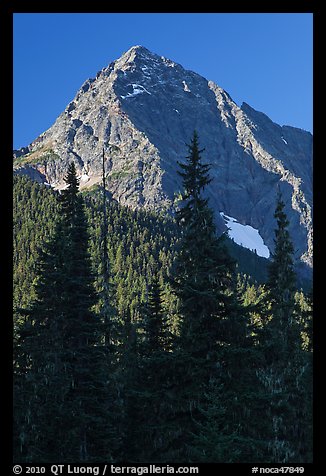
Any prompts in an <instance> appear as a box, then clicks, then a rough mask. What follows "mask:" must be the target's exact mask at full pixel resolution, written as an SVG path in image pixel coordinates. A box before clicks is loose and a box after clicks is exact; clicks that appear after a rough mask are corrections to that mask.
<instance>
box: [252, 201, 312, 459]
mask: <svg viewBox="0 0 326 476" xmlns="http://www.w3.org/2000/svg"><path fill="white" fill-rule="evenodd" d="M274 216H275V219H276V221H277V227H276V229H275V249H274V253H273V255H272V260H271V263H270V266H269V279H268V282H267V289H268V294H267V296H266V301H267V314H268V320H267V323H266V325H265V326H264V327H263V329H262V331H261V337H260V339H261V347H262V350H263V353H264V358H265V362H264V365H262V366H261V368H260V369H259V376H260V380H261V382H262V383H263V385H264V387H265V389H266V391H267V395H268V396H269V398H270V406H269V409H268V411H267V412H266V418H268V420H269V421H270V422H271V428H270V432H271V433H270V444H269V455H270V456H269V457H270V461H275V462H279V463H285V462H293V463H294V462H303V461H311V459H310V458H311V447H310V445H311V441H312V440H311V404H312V401H311V378H312V374H311V356H310V355H309V352H307V351H305V350H303V343H302V332H303V330H304V327H303V326H302V322H301V323H300V318H299V314H300V311H299V309H298V305H297V304H296V300H295V289H296V288H295V283H296V278H295V273H294V269H293V245H292V242H291V239H290V236H289V232H288V229H287V227H288V224H289V223H288V220H287V217H286V214H285V213H284V202H283V200H282V196H281V195H280V193H279V194H278V197H277V204H276V210H275V215H274ZM301 321H302V320H301ZM308 382H309V384H308V385H307V383H308Z"/></svg>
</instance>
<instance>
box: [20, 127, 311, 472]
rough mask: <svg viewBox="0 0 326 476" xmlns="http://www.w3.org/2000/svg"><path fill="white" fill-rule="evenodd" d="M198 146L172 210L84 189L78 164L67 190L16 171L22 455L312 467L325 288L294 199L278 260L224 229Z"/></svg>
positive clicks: (28, 458) (280, 224)
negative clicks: (306, 273) (318, 293)
mask: <svg viewBox="0 0 326 476" xmlns="http://www.w3.org/2000/svg"><path fill="white" fill-rule="evenodd" d="M188 148H189V154H188V156H187V157H186V158H180V163H179V174H180V176H181V178H182V181H183V194H182V197H181V200H180V202H179V206H178V210H177V212H176V214H175V216H169V215H159V214H155V213H153V212H148V211H143V210H131V209H128V208H125V207H122V206H121V205H119V204H118V203H117V202H115V201H114V200H112V199H109V198H108V195H107V193H106V183H105V176H103V184H102V185H101V186H98V187H95V188H94V189H93V190H89V191H87V192H84V191H83V192H81V191H80V190H79V183H78V179H77V176H76V170H75V166H74V164H73V163H71V164H70V166H69V169H68V172H67V175H66V179H65V180H66V184H67V187H66V188H65V189H64V190H62V191H61V192H60V193H59V192H57V191H54V190H52V189H51V188H49V187H47V186H45V185H40V184H37V183H35V182H32V181H31V180H29V179H28V178H27V177H24V176H19V175H14V276H13V277H14V461H15V462H18V463H19V462H21V463H58V462H60V463H69V462H73V463H78V462H79V463H83V462H89V463H92V462H106V463H110V462H112V463H115V462H116V463H119V462H128V463H190V462H195V463H196V462H197V463H207V462H210V463H259V462H261V463H309V462H312V444H313V441H312V352H313V349H312V309H313V302H312V292H306V291H305V292H304V291H302V289H301V288H300V287H299V286H298V283H297V278H296V274H295V271H294V261H293V253H294V249H293V245H292V241H291V236H290V235H289V232H288V224H289V223H288V220H287V216H286V214H285V212H284V206H285V204H284V202H283V198H282V195H281V193H280V192H279V191H278V192H276V193H275V215H274V216H275V236H274V241H275V248H274V251H273V254H272V257H271V259H270V260H268V261H267V260H264V259H260V258H259V257H257V256H254V255H253V253H251V252H249V251H248V250H244V249H243V248H241V249H240V247H238V246H236V245H234V244H233V243H232V242H231V241H230V240H229V238H228V237H227V236H226V235H225V234H223V235H221V236H219V237H218V236H217V234H216V229H215V223H214V218H213V211H212V210H211V208H210V205H209V202H208V200H207V199H206V198H205V193H204V192H205V187H206V185H207V184H208V183H209V182H210V176H209V166H208V165H206V164H204V163H203V161H202V158H201V152H202V151H201V150H200V148H199V139H198V136H197V134H196V133H194V135H193V139H192V141H191V143H190V145H189V146H188ZM245 270H247V271H245ZM248 270H249V271H248Z"/></svg>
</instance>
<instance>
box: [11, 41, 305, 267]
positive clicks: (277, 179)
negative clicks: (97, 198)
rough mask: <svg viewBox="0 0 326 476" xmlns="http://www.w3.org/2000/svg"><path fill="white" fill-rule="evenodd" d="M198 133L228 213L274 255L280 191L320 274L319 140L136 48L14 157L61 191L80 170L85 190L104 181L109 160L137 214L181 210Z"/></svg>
mask: <svg viewBox="0 0 326 476" xmlns="http://www.w3.org/2000/svg"><path fill="white" fill-rule="evenodd" d="M194 129H196V130H197V132H198V135H199V139H200V144H201V145H202V146H203V147H204V148H205V150H204V151H203V153H202V157H203V159H204V160H205V161H207V162H209V163H210V164H211V176H212V177H213V181H212V182H211V183H210V185H209V186H208V189H207V194H208V195H209V198H210V205H211V206H212V207H213V208H214V211H215V216H216V223H217V226H218V229H219V231H222V230H223V229H225V223H224V220H223V219H222V217H221V215H220V213H219V212H224V213H225V214H226V215H229V216H231V217H234V218H235V219H236V220H237V221H238V222H239V223H241V224H244V225H251V226H252V227H254V228H255V229H257V230H258V231H259V233H260V235H261V236H262V238H263V240H264V242H265V244H266V245H267V246H268V248H269V249H270V250H271V251H272V250H273V245H274V243H273V238H274V232H273V230H274V228H275V221H274V218H273V213H274V209H275V200H276V193H277V187H280V189H281V191H282V193H283V197H284V201H285V202H286V203H287V208H286V212H287V214H288V218H289V221H290V232H291V236H292V239H293V241H294V245H295V249H296V250H297V251H296V258H297V260H298V261H300V262H301V263H302V266H304V265H306V266H308V268H309V267H311V266H312V135H311V134H310V133H309V132H306V131H304V130H301V129H297V128H293V127H290V126H279V125H278V124H275V123H273V122H272V121H271V120H270V119H269V118H268V117H267V116H266V115H265V114H263V113H261V112H257V111H255V110H254V109H252V108H251V107H250V106H249V105H248V104H245V103H244V104H243V105H242V106H241V107H239V106H238V105H237V104H235V103H234V102H233V101H232V99H231V98H230V96H229V95H228V94H227V93H226V92H225V91H224V90H223V89H222V88H220V87H219V86H217V85H216V84H215V83H213V82H212V81H208V80H206V79H205V78H203V77H202V76H200V75H198V74H196V73H194V72H192V71H187V70H185V69H184V68H183V67H182V66H181V65H179V64H177V63H174V62H173V61H171V60H168V59H166V58H164V57H161V56H158V55H156V54H154V53H152V52H150V51H149V50H147V49H146V48H144V47H141V46H134V47H132V48H131V49H130V50H128V51H127V52H126V53H124V54H123V55H122V56H121V57H120V58H119V59H118V60H116V61H114V62H113V63H111V64H110V65H109V66H108V67H106V68H104V69H102V70H101V71H99V72H98V73H97V75H96V78H95V79H88V80H87V81H85V83H84V84H83V85H82V87H81V88H80V90H79V91H78V92H77V94H76V97H75V98H74V100H73V101H71V103H70V104H68V106H67V107H66V109H65V111H64V112H63V113H62V114H61V115H60V116H59V117H58V119H57V120H56V122H55V123H54V124H53V126H52V127H51V128H50V129H48V130H47V131H46V132H44V133H43V134H42V135H41V136H39V137H38V138H37V139H36V140H35V141H34V142H33V143H32V144H30V145H29V146H28V147H24V148H23V149H20V151H14V169H15V171H16V172H18V173H22V174H28V175H30V176H31V177H32V178H33V179H35V180H39V181H41V182H47V183H48V184H50V185H52V186H53V187H55V188H58V189H60V188H62V187H63V186H64V182H63V177H64V176H65V174H66V170H67V166H68V163H69V162H70V161H72V160H73V161H74V162H75V163H76V167H77V170H78V172H79V175H80V183H81V187H82V188H84V187H91V186H92V185H94V184H96V183H99V182H100V181H101V168H102V150H103V148H104V150H105V155H106V158H107V160H106V171H107V174H108V188H109V190H110V192H111V193H112V196H113V198H115V199H116V200H118V201H119V202H120V203H122V204H124V205H128V206H130V207H132V208H135V207H145V208H151V209H156V210H170V209H171V208H173V205H174V202H175V199H176V196H177V194H178V192H179V191H180V190H181V180H180V177H179V176H178V174H177V170H178V163H177V162H178V161H181V162H182V161H183V160H184V159H185V157H186V155H187V153H188V150H187V147H186V144H187V143H189V142H190V139H191V137H192V134H193V131H194Z"/></svg>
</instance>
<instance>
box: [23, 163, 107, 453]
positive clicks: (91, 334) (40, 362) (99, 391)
mask: <svg viewBox="0 0 326 476" xmlns="http://www.w3.org/2000/svg"><path fill="white" fill-rule="evenodd" d="M66 183H67V188H66V189H65V190H63V191H62V193H61V195H60V196H59V203H60V212H61V219H60V221H59V222H58V224H57V228H56V232H55V234H54V237H53V239H52V240H51V241H50V242H49V243H48V244H47V245H46V246H45V250H44V251H43V253H42V255H41V259H40V262H39V279H38V282H37V286H36V295H37V299H36V300H35V302H34V303H33V305H32V306H31V309H30V310H27V311H26V312H25V314H26V320H25V324H24V326H22V329H21V332H20V336H19V339H18V346H17V349H18V350H17V361H18V365H17V366H16V368H17V369H18V371H17V375H16V379H15V384H16V385H15V388H16V393H15V398H16V399H17V402H18V405H17V406H18V407H19V408H20V409H21V412H22V413H19V414H17V415H16V418H17V424H16V426H17V428H18V430H17V434H18V435H19V440H20V445H19V446H20V448H19V452H18V455H17V457H19V458H21V459H22V460H25V461H38V462H57V461H61V462H72V461H75V462H76V461H80V462H85V461H93V460H94V459H96V460H99V459H100V460H101V459H102V460H108V459H110V458H111V457H112V453H111V452H110V449H111V451H112V450H113V451H114V446H115V444H113V443H112V442H113V440H111V437H112V436H113V432H112V433H111V431H112V428H111V426H110V416H109V415H110V412H109V410H110V409H109V408H108V405H109V403H110V399H109V398H108V392H107V387H106V383H105V382H106V380H107V376H106V375H105V369H104V368H103V356H104V354H103V350H102V348H101V346H100V340H101V328H100V325H99V320H98V319H97V318H96V316H95V315H94V314H93V312H92V310H91V308H92V306H93V305H94V303H95V302H96V296H95V293H94V290H93V286H92V279H93V278H92V274H91V271H90V264H89V257H88V251H87V247H88V233H87V225H86V219H85V215H84V208H83V207H84V205H83V200H82V198H81V196H80V195H79V194H78V180H77V177H76V169H75V166H74V164H73V163H72V164H71V165H70V166H69V168H68V173H67V176H66ZM20 392H22V393H21V394H22V395H23V401H22V400H21V398H20ZM24 412H25V415H24ZM17 443H18V442H17Z"/></svg>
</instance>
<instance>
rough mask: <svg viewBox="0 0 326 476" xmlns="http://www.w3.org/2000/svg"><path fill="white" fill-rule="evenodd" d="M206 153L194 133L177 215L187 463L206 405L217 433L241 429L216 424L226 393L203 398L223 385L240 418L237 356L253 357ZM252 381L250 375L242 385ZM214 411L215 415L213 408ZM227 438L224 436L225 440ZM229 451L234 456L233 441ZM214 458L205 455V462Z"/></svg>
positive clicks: (179, 399) (178, 351) (179, 438)
mask: <svg viewBox="0 0 326 476" xmlns="http://www.w3.org/2000/svg"><path fill="white" fill-rule="evenodd" d="M201 152H202V151H201V150H200V149H199V145H198V136H197V133H196V132H195V133H194V135H193V139H192V141H191V144H190V146H189V155H188V157H187V162H186V163H185V164H180V167H181V169H182V171H181V172H180V175H181V176H182V178H183V185H184V194H183V202H182V205H181V208H180V210H179V211H178V214H177V218H178V222H179V224H180V227H181V233H182V235H181V243H180V248H179V253H178V258H177V261H176V265H175V274H174V280H173V285H174V289H175V292H176V294H177V296H178V298H179V301H180V336H179V338H178V341H177V344H176V348H175V352H174V355H175V358H174V369H173V375H174V378H175V382H174V385H175V386H174V389H173V390H174V392H175V402H176V404H175V410H174V418H175V421H176V425H175V440H174V443H173V445H172V444H171V451H172V446H173V447H174V448H179V454H177V453H175V457H177V458H180V460H188V461H189V460H190V459H191V458H192V457H194V455H196V454H197V456H198V451H197V449H198V448H197V447H196V445H197V444H198V439H196V438H195V439H194V435H195V434H196V433H198V431H199V430H198V425H199V428H200V429H201V430H202V431H204V432H205V424H206V423H207V415H208V414H207V412H206V413H205V408H207V406H209V405H210V401H212V400H213V401H214V402H215V405H217V406H220V408H217V411H216V410H215V417H216V425H215V428H216V429H217V432H220V433H223V431H225V430H226V428H229V430H228V432H229V435H231V436H232V433H233V432H235V430H234V428H235V427H236V426H237V424H238V423H239V422H238V421H237V420H235V421H234V422H230V423H229V424H227V423H226V422H225V420H224V422H225V424H224V426H219V425H218V421H217V420H218V418H219V416H218V415H221V413H223V411H225V408H224V407H225V405H224V403H225V400H224V398H223V394H222V393H221V392H220V393H218V394H215V396H213V397H212V399H210V398H208V401H207V400H206V398H205V394H206V393H207V392H211V391H212V388H214V391H215V390H216V388H218V389H221V388H222V386H223V385H225V386H226V388H228V389H229V394H228V398H229V402H228V408H227V411H226V415H233V416H234V415H235V414H237V415H238V417H239V418H240V416H239V415H240V414H241V411H240V406H241V404H240V403H238V402H237V401H236V400H237V398H239V395H238V393H239V391H240V392H241V390H242V389H241V388H240V389H239V381H238V385H236V383H235V382H236V379H238V378H239V376H240V377H241V372H239V369H240V367H239V359H240V358H243V356H245V355H246V353H248V349H247V347H248V345H249V344H248V343H247V334H248V329H247V324H246V316H245V313H244V312H243V309H242V308H241V306H240V305H239V303H238V300H237V296H236V275H235V263H234V261H233V260H232V259H231V258H230V256H229V254H228V252H227V249H226V247H225V245H224V239H225V237H224V235H222V236H221V237H219V238H218V237H217V236H216V228H215V223H214V218H213V212H212V210H211V209H210V208H209V206H208V200H207V199H206V198H205V197H204V195H203V191H204V189H205V187H206V186H207V185H208V184H209V183H210V181H211V179H210V178H209V175H208V173H209V165H207V164H204V163H203V162H202V159H201ZM241 352H242V353H241ZM247 360H248V359H247V358H246V361H247ZM242 364H243V366H241V368H245V360H242ZM229 377H230V378H229ZM248 378H249V377H248V374H247V373H245V374H244V375H243V380H246V379H247V380H248ZM239 405H240V406H239ZM209 413H210V415H211V416H212V415H213V414H214V411H210V412H209ZM215 417H214V418H215ZM205 418H206V423H205ZM247 420H248V416H247ZM242 423H243V422H242ZM208 424H209V425H211V424H212V421H209V423H208ZM229 435H225V438H224V442H226V440H227V438H229ZM219 438H220V444H222V442H221V436H219ZM202 441H203V440H202ZM202 441H201V442H202ZM228 441H229V442H230V441H232V438H231V439H230V438H229V440H228ZM206 449H207V448H206ZM199 451H200V449H199ZM217 451H219V450H217ZM228 451H229V453H230V452H232V445H231V444H230V443H228ZM204 453H205V450H204ZM171 454H173V453H171ZM220 454H223V451H222V449H220ZM213 457H214V455H212V454H211V455H207V456H206V458H207V459H206V460H207V461H211V459H210V458H213ZM229 458H231V455H230V454H229Z"/></svg>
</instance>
